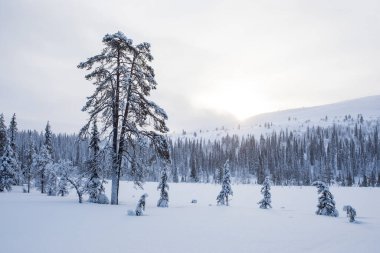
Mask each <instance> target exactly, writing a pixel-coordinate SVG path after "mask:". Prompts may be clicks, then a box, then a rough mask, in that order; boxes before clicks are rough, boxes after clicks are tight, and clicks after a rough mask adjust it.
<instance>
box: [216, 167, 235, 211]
mask: <svg viewBox="0 0 380 253" xmlns="http://www.w3.org/2000/svg"><path fill="white" fill-rule="evenodd" d="M228 195H233V192H232V188H231V175H230V166H229V160H227V161H226V162H225V164H224V175H223V182H222V190H221V191H220V193H219V195H218V196H217V197H216V201H217V204H218V205H227V206H228Z"/></svg>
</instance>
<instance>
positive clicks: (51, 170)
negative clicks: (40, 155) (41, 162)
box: [45, 163, 59, 196]
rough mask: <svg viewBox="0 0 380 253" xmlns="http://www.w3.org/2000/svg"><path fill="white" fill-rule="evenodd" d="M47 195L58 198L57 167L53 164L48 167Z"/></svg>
mask: <svg viewBox="0 0 380 253" xmlns="http://www.w3.org/2000/svg"><path fill="white" fill-rule="evenodd" d="M45 173H46V193H47V195H48V196H56V195H57V192H58V180H59V179H58V176H57V170H56V166H54V165H53V164H52V163H50V164H48V165H47V166H46V171H45Z"/></svg>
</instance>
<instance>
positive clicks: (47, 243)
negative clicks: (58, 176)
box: [0, 182, 380, 253]
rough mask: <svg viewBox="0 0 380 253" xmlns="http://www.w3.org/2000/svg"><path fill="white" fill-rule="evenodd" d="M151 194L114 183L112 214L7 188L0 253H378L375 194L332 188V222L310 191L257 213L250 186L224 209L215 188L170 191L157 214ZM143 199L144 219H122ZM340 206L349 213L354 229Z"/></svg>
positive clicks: (151, 189) (379, 219) (152, 186)
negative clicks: (348, 208)
mask: <svg viewBox="0 0 380 253" xmlns="http://www.w3.org/2000/svg"><path fill="white" fill-rule="evenodd" d="M156 187H157V183H147V184H146V185H145V190H144V191H142V190H136V189H134V188H133V185H132V183H126V182H122V183H121V190H120V191H121V194H120V195H121V196H120V205H118V206H111V205H97V204H90V203H83V204H79V203H77V198H76V195H75V193H74V192H72V193H71V195H69V196H68V197H48V196H46V195H41V194H40V193H38V192H36V191H33V192H32V193H31V194H25V193H21V189H20V188H17V187H15V188H14V190H13V191H12V192H9V193H1V194H0V227H1V229H0V245H1V246H0V252H4V253H5V252H6V253H13V252H18V253H21V252H28V253H45V252H46V253H60V252H93V253H95V252H102V253H103V252H112V253H117V252H123V253H125V252H128V253H133V252H146V253H148V252H173V253H174V252H175V253H177V252H181V253H187V252H198V253H199V252H218V253H221V252H250V253H251V252H292V253H295V252H344V253H349V252H378V244H379V242H378V238H379V235H380V201H379V196H380V188H339V187H332V188H331V192H332V193H333V194H334V196H335V199H336V202H337V208H338V210H339V212H340V216H339V217H338V218H332V217H325V216H317V215H315V214H314V212H315V210H316V204H317V190H316V188H314V187H302V188H301V187H272V190H271V192H272V202H273V209H270V210H261V209H259V208H258V205H257V204H256V203H257V202H258V201H259V200H260V199H261V195H260V186H256V185H233V186H232V188H233V191H234V196H233V198H232V201H231V206H229V207H221V206H216V205H215V203H216V201H215V198H216V196H217V194H218V192H219V190H220V186H219V185H211V184H207V185H206V184H170V191H169V197H170V203H169V205H170V207H169V208H157V207H156V202H157V200H158V192H157V190H156ZM109 188H110V185H107V190H109ZM144 192H146V193H148V194H149V197H148V199H147V208H146V212H145V215H144V216H142V217H134V216H127V210H128V209H134V208H135V205H136V203H137V201H138V198H139V197H140V195H141V194H142V193H144ZM108 196H109V192H108ZM192 199H197V200H198V203H197V204H191V203H190V202H191V200H192ZM346 204H350V205H352V206H353V207H354V208H356V210H357V213H358V217H357V222H356V223H354V224H352V223H349V221H348V219H347V217H346V216H345V213H344V212H343V211H342V207H343V205H346Z"/></svg>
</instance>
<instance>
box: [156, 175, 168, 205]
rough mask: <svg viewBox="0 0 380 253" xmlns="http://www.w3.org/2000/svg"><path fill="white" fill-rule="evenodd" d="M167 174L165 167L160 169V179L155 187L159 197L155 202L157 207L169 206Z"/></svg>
mask: <svg viewBox="0 0 380 253" xmlns="http://www.w3.org/2000/svg"><path fill="white" fill-rule="evenodd" d="M167 181H168V175H167V173H166V169H164V170H163V171H162V174H161V181H160V183H159V185H158V187H157V190H160V199H159V200H158V202H157V207H169V193H168V191H167V190H169V185H168V184H167Z"/></svg>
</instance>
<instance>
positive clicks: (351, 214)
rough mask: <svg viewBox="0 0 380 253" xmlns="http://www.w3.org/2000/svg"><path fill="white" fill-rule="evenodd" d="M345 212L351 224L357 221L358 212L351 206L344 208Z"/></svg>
mask: <svg viewBox="0 0 380 253" xmlns="http://www.w3.org/2000/svg"><path fill="white" fill-rule="evenodd" d="M343 211H346V213H347V217H349V218H350V222H354V221H355V216H356V210H355V209H354V208H353V207H352V206H350V205H347V206H343Z"/></svg>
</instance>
